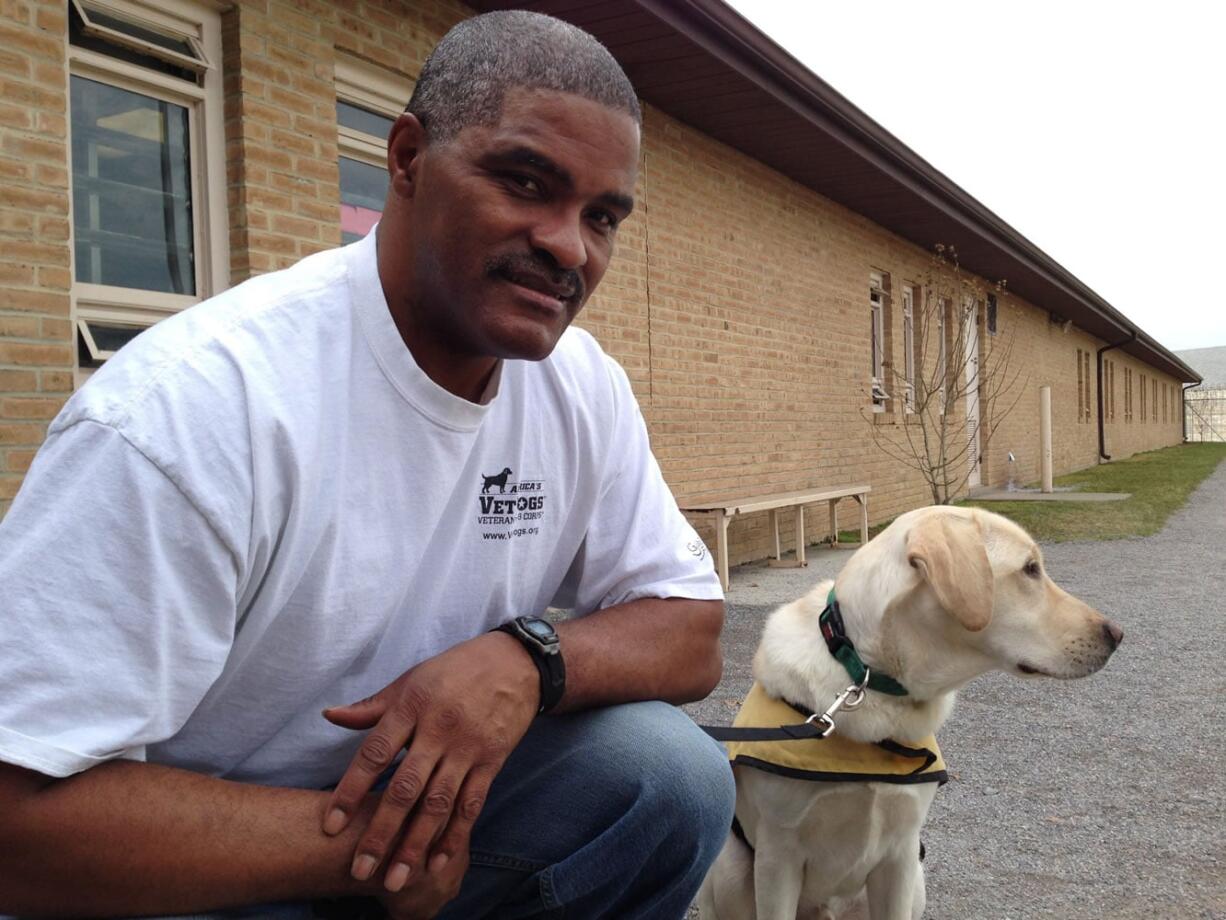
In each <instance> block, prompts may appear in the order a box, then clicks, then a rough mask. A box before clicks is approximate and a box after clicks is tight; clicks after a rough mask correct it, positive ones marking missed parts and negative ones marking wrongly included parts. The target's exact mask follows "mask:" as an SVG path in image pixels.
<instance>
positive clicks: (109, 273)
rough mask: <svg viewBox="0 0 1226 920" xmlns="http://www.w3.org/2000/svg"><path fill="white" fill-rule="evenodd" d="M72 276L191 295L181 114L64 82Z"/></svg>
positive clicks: (187, 171)
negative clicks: (68, 108) (67, 87)
mask: <svg viewBox="0 0 1226 920" xmlns="http://www.w3.org/2000/svg"><path fill="white" fill-rule="evenodd" d="M71 89H72V196H73V221H72V223H73V235H74V239H75V244H76V278H77V280H78V281H84V282H87V283H90V284H113V285H116V286H118V287H128V288H139V289H141V290H147V291H164V292H166V293H168V294H195V293H196V275H195V265H194V258H193V245H192V244H193V240H192V201H191V161H190V152H189V136H188V111H187V109H186V108H184V107H183V106H181V105H175V104H174V103H172V102H163V101H162V100H160V99H154V98H153V97H151V96H145V95H142V94H140V93H133V92H130V91H128V90H125V89H119V88H118V87H114V86H109V85H107V84H105V83H99V82H97V81H94V80H87V79H85V78H84V77H77V76H73V77H72V78H71Z"/></svg>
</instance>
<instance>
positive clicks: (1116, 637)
mask: <svg viewBox="0 0 1226 920" xmlns="http://www.w3.org/2000/svg"><path fill="white" fill-rule="evenodd" d="M1103 633H1104V634H1105V635H1106V637H1107V643H1108V644H1109V645H1110V646H1111V651H1113V652H1114V651H1115V650H1116V649H1117V648H1118V647H1119V644H1120V643H1121V642H1123V641H1124V630H1122V629H1120V628H1119V627H1118V626H1116V625H1115V624H1114V623H1112V622H1111V621H1110V620H1107V622H1105V623H1103Z"/></svg>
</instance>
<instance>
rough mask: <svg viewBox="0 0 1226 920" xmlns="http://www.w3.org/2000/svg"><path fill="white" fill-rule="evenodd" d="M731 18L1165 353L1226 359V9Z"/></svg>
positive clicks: (997, 7)
mask: <svg viewBox="0 0 1226 920" xmlns="http://www.w3.org/2000/svg"><path fill="white" fill-rule="evenodd" d="M727 2H729V3H730V4H731V5H732V6H733V7H734V8H735V9H736V10H737V11H738V12H740V13H741V15H742V16H745V17H746V18H747V19H749V20H750V21H751V22H753V23H754V25H756V26H757V27H758V28H759V29H760V30H762V31H763V32H765V33H766V34H767V35H769V36H770V37H771V38H773V39H774V40H775V41H776V42H777V43H778V44H780V45H781V46H783V47H784V48H785V49H786V50H787V51H788V52H789V53H790V54H791V55H792V56H793V57H795V58H797V59H798V60H800V61H801V62H802V63H803V64H805V66H807V67H808V68H809V69H810V70H811V71H813V72H814V73H816V74H817V75H818V76H819V77H821V78H822V79H823V80H825V81H826V82H827V83H829V84H830V85H831V86H833V87H834V88H835V89H836V90H838V91H839V92H840V93H842V94H843V95H844V96H846V97H847V98H848V99H850V100H851V102H852V103H854V104H855V105H856V106H857V107H858V108H860V109H861V110H863V111H864V112H865V113H867V114H868V115H869V116H870V117H871V118H872V119H873V120H874V121H876V122H877V123H878V124H880V125H882V126H883V127H884V128H885V129H886V130H887V131H889V132H890V133H891V134H893V135H894V136H895V137H897V138H899V139H900V140H901V141H902V142H903V143H904V144H906V145H907V146H908V147H910V148H911V149H912V150H914V151H915V152H916V153H918V154H919V155H920V156H922V157H923V158H924V159H925V160H927V161H928V162H929V163H930V164H932V165H933V166H934V167H936V169H938V170H939V171H940V172H942V173H944V174H945V175H946V176H947V177H949V178H950V179H952V180H953V182H954V183H956V184H957V185H959V186H961V187H962V188H963V189H965V190H966V191H967V192H969V193H970V194H971V195H973V196H974V197H975V198H976V199H978V200H979V201H980V202H981V203H982V204H984V205H985V206H986V207H987V208H989V209H990V210H991V211H993V212H994V213H996V214H997V215H998V216H999V217H1001V218H1002V219H1003V220H1004V221H1005V222H1006V223H1008V224H1009V225H1011V226H1012V227H1013V228H1014V229H1015V230H1017V231H1018V232H1019V233H1021V234H1022V235H1023V236H1025V237H1026V238H1027V239H1029V240H1030V241H1031V242H1033V243H1034V244H1036V245H1037V246H1038V247H1039V248H1040V249H1042V250H1043V251H1044V252H1046V253H1047V254H1048V255H1049V256H1051V257H1052V258H1054V259H1055V260H1056V261H1057V262H1059V263H1060V264H1061V265H1063V266H1064V267H1065V268H1066V269H1068V270H1069V271H1070V272H1072V273H1073V274H1074V275H1075V276H1077V277H1078V278H1079V279H1081V281H1083V282H1084V283H1086V284H1087V285H1089V287H1090V288H1091V289H1092V290H1094V291H1095V292H1097V293H1098V294H1099V295H1100V296H1101V297H1103V298H1104V299H1105V300H1106V301H1107V302H1108V303H1110V304H1111V305H1112V306H1113V307H1115V308H1116V309H1117V310H1119V311H1120V312H1122V313H1123V314H1124V315H1125V316H1127V317H1128V318H1129V319H1131V320H1133V321H1134V322H1135V323H1137V324H1138V325H1139V326H1140V327H1141V328H1142V329H1143V330H1144V331H1145V332H1147V333H1149V334H1150V335H1151V336H1153V337H1154V338H1155V339H1157V340H1158V341H1159V342H1161V343H1162V344H1163V345H1165V346H1166V347H1167V348H1169V349H1171V350H1172V351H1180V350H1183V349H1189V348H1206V347H1210V346H1219V345H1226V295H1223V293H1222V290H1223V289H1222V285H1221V280H1220V277H1219V276H1220V274H1221V270H1222V266H1223V262H1224V259H1223V255H1224V254H1226V229H1224V227H1226V147H1224V145H1223V141H1224V140H1226V53H1224V52H1223V49H1222V37H1223V35H1226V4H1218V3H1211V2H1204V0H1199V2H1189V0H1165V2H1162V3H1157V4H1155V3H1145V4H1142V3H1137V2H1129V0H1125V2H1114V3H1106V2H1096V0H1063V2H1059V3H1056V2H1051V0H1030V2H1027V3H1024V4H1023V3H994V2H984V0H975V2H970V0H948V2H946V0H940V2H927V3H917V2H915V0H910V2H903V0H856V2H848V0H839V2H833V0H727Z"/></svg>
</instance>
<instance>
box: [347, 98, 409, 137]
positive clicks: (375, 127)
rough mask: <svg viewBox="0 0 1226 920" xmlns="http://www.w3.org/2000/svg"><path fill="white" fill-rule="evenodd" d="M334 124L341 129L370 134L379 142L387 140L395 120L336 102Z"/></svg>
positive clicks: (348, 104)
mask: <svg viewBox="0 0 1226 920" xmlns="http://www.w3.org/2000/svg"><path fill="white" fill-rule="evenodd" d="M336 122H337V124H339V125H340V126H341V127H343V128H352V129H353V130H354V131H361V132H362V133H363V134H370V135H373V136H374V137H377V138H379V140H381V141H383V140H387V136H388V135H389V134H391V132H392V125H393V124H395V122H396V119H394V118H388V117H387V116H386V115H380V114H378V113H377V112H372V111H370V110H369V109H363V108H359V107H358V106H356V105H352V104H350V103H348V102H341V101H340V100H339V99H338V100H337V101H336Z"/></svg>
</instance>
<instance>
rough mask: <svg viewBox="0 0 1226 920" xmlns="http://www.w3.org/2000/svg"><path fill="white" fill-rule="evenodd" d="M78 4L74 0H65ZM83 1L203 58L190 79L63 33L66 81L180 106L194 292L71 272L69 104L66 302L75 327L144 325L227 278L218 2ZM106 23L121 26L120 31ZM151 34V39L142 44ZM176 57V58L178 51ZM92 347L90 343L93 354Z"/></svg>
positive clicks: (171, 55) (135, 42) (220, 286)
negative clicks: (180, 42)
mask: <svg viewBox="0 0 1226 920" xmlns="http://www.w3.org/2000/svg"><path fill="white" fill-rule="evenodd" d="M71 2H72V3H73V5H74V6H75V7H76V8H77V9H78V10H80V9H82V4H81V3H80V0H71ZM85 8H86V9H88V8H95V9H97V10H99V11H101V12H104V13H107V14H109V15H112V16H116V17H118V18H121V19H125V20H128V21H130V22H132V23H133V24H134V25H139V26H144V27H146V28H152V29H155V30H156V31H159V32H163V33H167V34H170V35H171V36H173V37H182V38H183V39H184V40H185V41H187V42H188V43H189V44H190V45H192V47H193V48H198V49H199V51H200V54H201V60H199V61H193V62H192V66H191V67H190V69H192V70H193V71H194V72H197V73H198V74H199V77H198V82H197V83H191V82H189V81H187V80H183V79H179V78H176V77H173V76H170V75H168V74H163V73H159V72H157V71H154V70H150V69H148V68H144V67H141V66H139V65H137V64H132V63H129V62H128V61H123V60H120V59H118V58H115V57H111V56H109V55H107V54H103V53H101V52H98V51H93V50H91V49H88V48H82V47H80V46H77V45H74V44H72V43H71V42H68V41H67V38H66V39H65V42H66V45H67V52H68V53H67V56H66V62H65V73H64V83H65V86H66V87H68V86H69V84H70V83H71V80H72V78H73V77H80V78H82V79H86V80H94V81H96V82H99V83H103V84H105V85H107V86H113V87H115V88H117V89H121V90H125V91H127V92H132V93H138V94H140V95H144V96H149V97H151V98H154V99H158V100H161V101H165V102H170V103H173V104H175V105H179V106H182V107H184V108H185V109H187V113H188V152H189V157H190V177H189V181H190V188H191V200H192V215H191V224H192V253H193V268H194V275H195V287H196V292H195V293H194V294H173V293H166V292H162V291H152V290H147V289H141V288H126V287H120V286H118V285H109V284H95V283H92V282H87V281H78V280H77V258H76V221H75V214H74V212H73V209H74V208H75V203H74V198H75V195H74V194H73V184H72V167H73V164H72V113H71V111H70V112H69V113H68V137H67V144H66V149H67V154H66V158H67V166H68V176H69V196H68V198H69V214H68V233H69V237H68V249H69V259H70V264H69V272H70V278H71V288H70V302H71V310H72V318H73V320H74V327H75V328H76V329H77V330H78V335H82V333H81V331H80V330H81V329H83V328H88V323H90V322H97V323H101V324H104V325H121V326H137V327H148V326H152V325H153V324H154V323H156V322H158V321H159V320H162V319H165V318H166V317H168V316H171V315H173V314H175V313H178V312H179V311H180V310H183V309H186V308H187V307H190V306H192V305H193V304H195V303H199V302H200V301H202V300H205V299H207V298H208V297H211V296H213V295H214V294H217V293H219V292H221V291H222V290H224V289H225V288H226V287H228V286H229V271H230V247H229V224H228V220H227V215H226V166H225V150H224V147H225V143H224V138H225V113H224V99H223V94H222V73H221V66H220V65H221V59H222V52H221V16H220V13H219V12H218V7H217V6H216V5H215V4H213V3H209V2H194V0H157V2H156V3H155V2H153V0H88V4H86V5H85ZM82 18H83V20H84V21H85V24H86V26H87V30H88V31H90V34H95V35H97V34H99V33H100V32H105V33H106V34H105V37H106V40H107V41H114V43H115V44H117V45H124V46H127V47H129V48H133V47H135V49H136V50H139V51H141V52H142V53H146V54H148V55H149V56H151V57H156V58H158V59H161V60H167V61H170V62H171V63H174V64H175V65H176V66H179V67H188V66H189V64H188V59H187V58H186V56H184V55H179V54H176V53H175V52H172V51H169V50H168V49H165V48H162V47H161V46H153V45H152V43H142V42H141V41H140V40H139V39H136V38H133V37H131V36H123V33H120V32H118V30H113V29H109V28H107V27H99V26H97V25H91V24H89V21H88V17H87V16H85V15H83V16H82ZM111 33H114V34H115V35H120V36H123V38H124V40H123V41H119V40H115V39H113V38H112V36H111ZM145 44H149V45H150V46H151V47H149V48H146V47H143V46H144V45H145ZM180 58H183V60H180ZM82 341H83V342H84V343H85V345H86V348H87V349H89V351H90V354H91V356H92V357H93V359H94V361H91V363H94V362H96V363H98V364H100V363H101V362H102V361H104V360H105V359H106V357H109V356H110V354H109V353H107V352H98V350H97V349H96V348H90V341H89V339H88V337H86V336H83V335H82ZM95 352H98V353H97V354H95ZM77 363H78V366H77V374H78V382H83V378H85V377H88V376H89V374H90V373H92V370H93V368H92V367H89V366H85V367H82V366H80V362H77Z"/></svg>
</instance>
